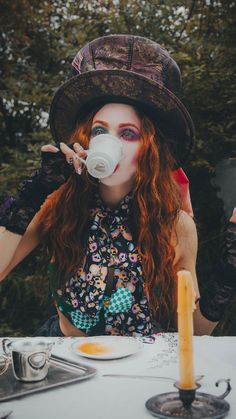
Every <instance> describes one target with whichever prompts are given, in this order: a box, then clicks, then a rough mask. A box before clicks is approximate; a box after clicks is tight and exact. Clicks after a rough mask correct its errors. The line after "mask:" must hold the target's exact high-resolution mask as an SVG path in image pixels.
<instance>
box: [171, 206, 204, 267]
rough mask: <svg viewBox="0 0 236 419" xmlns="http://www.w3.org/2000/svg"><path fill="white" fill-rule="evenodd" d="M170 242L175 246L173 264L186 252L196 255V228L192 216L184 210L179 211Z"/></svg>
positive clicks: (186, 253)
mask: <svg viewBox="0 0 236 419" xmlns="http://www.w3.org/2000/svg"><path fill="white" fill-rule="evenodd" d="M172 244H173V246H174V248H175V259H174V264H176V263H178V262H179V261H180V260H182V259H183V256H186V255H188V254H190V255H196V253H197V247H198V239H197V229H196V224H195V222H194V220H193V218H192V217H191V216H190V215H189V214H187V213H186V212H185V211H183V210H181V211H180V213H179V217H178V221H177V225H176V229H175V231H174V232H173V236H172Z"/></svg>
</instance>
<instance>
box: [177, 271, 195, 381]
mask: <svg viewBox="0 0 236 419" xmlns="http://www.w3.org/2000/svg"><path fill="white" fill-rule="evenodd" d="M177 275H178V308H177V311H178V332H179V366H180V381H179V383H178V385H179V387H181V388H183V389H191V388H195V387H196V384H195V379H194V368H193V311H194V309H195V291H194V288H193V280H192V276H191V273H190V272H189V271H185V270H182V271H179V272H178V274H177Z"/></svg>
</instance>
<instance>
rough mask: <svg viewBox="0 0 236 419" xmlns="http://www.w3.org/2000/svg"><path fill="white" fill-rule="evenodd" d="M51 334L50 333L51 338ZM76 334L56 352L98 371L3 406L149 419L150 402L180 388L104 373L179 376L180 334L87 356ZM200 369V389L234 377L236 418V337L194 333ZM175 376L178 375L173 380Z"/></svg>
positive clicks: (68, 416)
mask: <svg viewBox="0 0 236 419" xmlns="http://www.w3.org/2000/svg"><path fill="white" fill-rule="evenodd" d="M45 339H47V338H45ZM74 339H75V338H53V339H52V338H50V340H55V345H54V349H53V353H55V354H57V355H61V356H63V357H64V358H68V359H71V360H76V361H77V362H80V363H83V364H86V365H91V366H93V367H95V368H97V370H98V374H97V375H96V376H95V377H93V378H91V379H89V380H86V381H81V382H77V383H75V384H70V385H67V386H64V387H59V388H55V389H52V390H49V391H46V392H42V393H38V394H35V395H29V396H26V397H24V398H21V399H17V400H14V401H11V402H10V401H9V402H4V403H2V404H1V406H0V409H2V410H8V409H12V410H13V413H12V415H11V416H10V418H11V419H28V418H29V419H31V418H33V419H49V418H57V419H78V418H81V419H111V418H112V419H120V418H125V419H126V418H129V419H133V418H135V419H143V418H150V417H152V416H151V415H150V413H149V412H148V411H147V410H146V408H145V402H146V401H147V399H149V398H150V397H152V396H154V395H155V394H160V393H165V392H170V391H175V388H174V387H173V384H172V383H171V381H167V380H153V379H144V378H135V379H134V378H118V377H104V376H103V374H136V375H137V374H140V375H150V376H161V377H172V378H173V380H176V381H177V380H178V378H179V365H178V341H177V334H161V335H159V336H157V337H156V340H155V343H154V344H144V348H143V350H141V351H140V352H139V353H137V354H135V355H131V356H129V357H126V358H122V359H114V360H109V361H100V360H99V361H98V360H92V359H85V358H83V357H81V356H79V355H77V354H75V353H73V352H72V350H71V344H72V343H73V342H74ZM194 369H195V375H204V378H203V379H202V380H201V388H200V390H199V391H201V392H204V393H211V394H214V395H220V394H222V393H223V392H224V391H225V385H222V387H221V386H220V387H218V388H217V387H215V382H216V381H217V380H218V379H220V378H230V379H231V385H232V390H231V393H230V394H229V395H228V396H227V397H226V400H227V401H228V403H230V412H229V415H228V416H227V417H228V418H231V419H235V418H236V337H209V336H202V337H194ZM173 382H174V381H173Z"/></svg>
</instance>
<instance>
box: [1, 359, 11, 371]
mask: <svg viewBox="0 0 236 419" xmlns="http://www.w3.org/2000/svg"><path fill="white" fill-rule="evenodd" d="M10 362H11V359H10V358H9V356H6V355H0V375H2V374H4V372H6V370H7V369H8V367H9V364H10ZM2 364H3V365H2Z"/></svg>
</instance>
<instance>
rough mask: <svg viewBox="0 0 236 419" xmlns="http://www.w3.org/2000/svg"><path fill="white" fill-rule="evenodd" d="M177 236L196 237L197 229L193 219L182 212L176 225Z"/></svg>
mask: <svg viewBox="0 0 236 419" xmlns="http://www.w3.org/2000/svg"><path fill="white" fill-rule="evenodd" d="M176 234H177V236H178V237H179V236H183V237H184V236H189V235H193V236H195V235H197V229H196V224H195V221H194V219H193V218H192V217H191V216H190V215H189V214H188V213H187V212H185V211H184V210H181V211H180V212H179V217H178V221H177V224H176Z"/></svg>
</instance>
